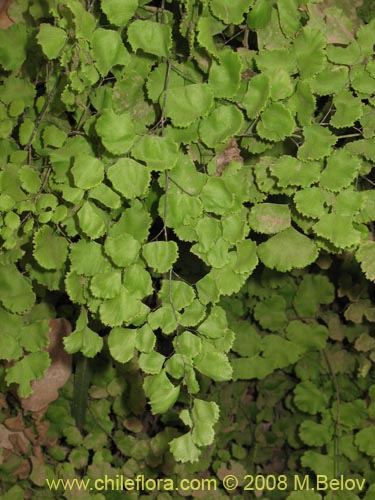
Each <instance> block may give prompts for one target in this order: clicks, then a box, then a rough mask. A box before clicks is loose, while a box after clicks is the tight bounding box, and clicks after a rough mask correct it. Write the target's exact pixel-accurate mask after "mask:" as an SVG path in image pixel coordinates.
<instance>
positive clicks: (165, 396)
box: [143, 371, 180, 414]
mask: <svg viewBox="0 0 375 500" xmlns="http://www.w3.org/2000/svg"><path fill="white" fill-rule="evenodd" d="M143 388H144V391H145V394H146V396H147V397H148V398H149V400H150V405H151V409H152V413H153V414H156V413H165V412H166V411H167V410H168V408H170V407H171V406H172V405H173V404H174V403H175V402H176V399H177V398H178V395H179V392H180V387H179V386H176V387H175V386H174V385H173V384H172V383H171V381H170V380H169V378H168V377H167V375H166V373H165V371H162V372H161V373H159V374H158V375H151V376H149V377H146V378H145V380H144V383H143Z"/></svg>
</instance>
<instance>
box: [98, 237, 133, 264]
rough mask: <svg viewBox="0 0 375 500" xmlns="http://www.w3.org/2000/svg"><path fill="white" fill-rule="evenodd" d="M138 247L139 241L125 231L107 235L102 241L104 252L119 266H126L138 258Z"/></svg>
mask: <svg viewBox="0 0 375 500" xmlns="http://www.w3.org/2000/svg"><path fill="white" fill-rule="evenodd" d="M140 248H141V244H140V243H139V241H137V240H136V239H135V238H133V236H131V235H130V234H127V233H123V234H121V235H119V236H114V237H111V236H109V237H107V239H106V240H105V243H104V251H105V253H106V254H107V255H109V257H111V259H112V261H113V262H114V263H115V264H116V266H119V267H128V266H130V265H131V264H133V263H134V262H135V261H136V260H137V258H138V254H139V250H140Z"/></svg>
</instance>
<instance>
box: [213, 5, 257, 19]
mask: <svg viewBox="0 0 375 500" xmlns="http://www.w3.org/2000/svg"><path fill="white" fill-rule="evenodd" d="M251 3H252V2H250V3H249V2H248V1H247V0H234V1H233V2H232V3H231V5H230V6H229V5H228V3H227V2H226V1H225V0H210V8H211V10H212V13H213V14H214V15H215V16H216V17H218V18H219V19H221V20H222V21H224V22H225V23H226V24H231V23H233V24H240V23H241V22H242V20H243V16H244V14H245V12H247V11H248V10H249V7H250V4H251Z"/></svg>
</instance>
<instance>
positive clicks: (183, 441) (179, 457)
mask: <svg viewBox="0 0 375 500" xmlns="http://www.w3.org/2000/svg"><path fill="white" fill-rule="evenodd" d="M169 447H170V449H171V452H172V455H173V457H174V459H175V460H176V461H177V462H182V463H186V462H191V463H192V462H197V461H198V459H199V456H200V453H201V452H200V450H199V448H198V447H197V446H196V444H195V442H194V440H193V437H192V434H191V432H188V433H186V434H183V435H182V436H179V437H177V438H173V439H172V441H171V442H170V443H169Z"/></svg>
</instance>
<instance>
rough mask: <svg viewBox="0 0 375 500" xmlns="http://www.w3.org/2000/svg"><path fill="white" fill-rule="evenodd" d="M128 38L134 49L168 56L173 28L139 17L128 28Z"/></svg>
mask: <svg viewBox="0 0 375 500" xmlns="http://www.w3.org/2000/svg"><path fill="white" fill-rule="evenodd" d="M128 40H129V43H130V45H131V47H132V49H133V50H134V51H136V50H138V49H141V50H143V51H144V52H146V53H149V54H154V55H156V56H160V57H168V54H169V51H170V49H171V46H172V32H171V28H170V27H169V26H167V25H163V24H161V23H156V22H153V21H144V20H141V19H137V20H136V21H133V22H132V23H131V24H130V26H129V28H128Z"/></svg>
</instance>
